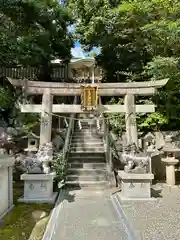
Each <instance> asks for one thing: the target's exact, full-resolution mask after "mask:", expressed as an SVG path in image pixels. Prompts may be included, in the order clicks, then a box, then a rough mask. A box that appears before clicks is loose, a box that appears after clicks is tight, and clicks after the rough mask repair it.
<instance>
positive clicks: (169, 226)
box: [122, 184, 180, 240]
mask: <svg viewBox="0 0 180 240" xmlns="http://www.w3.org/2000/svg"><path fill="white" fill-rule="evenodd" d="M153 188H154V189H155V190H156V191H157V192H159V197H158V198H157V200H156V201H148V202H144V201H140V202H123V203H122V207H123V210H124V211H125V214H126V215H127V217H128V219H129V220H130V221H131V223H132V225H133V227H134V228H135V229H136V231H137V232H138V234H139V235H140V237H141V239H142V240H179V239H180V188H179V187H177V188H169V187H167V186H165V185H162V184H157V185H156V186H153Z"/></svg>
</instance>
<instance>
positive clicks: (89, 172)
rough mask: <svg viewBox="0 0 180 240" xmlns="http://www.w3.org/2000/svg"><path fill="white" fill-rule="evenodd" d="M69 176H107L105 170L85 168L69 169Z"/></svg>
mask: <svg viewBox="0 0 180 240" xmlns="http://www.w3.org/2000/svg"><path fill="white" fill-rule="evenodd" d="M68 174H69V175H78V176H85V177H86V176H100V175H103V176H106V170H105V169H84V168H69V169H68Z"/></svg>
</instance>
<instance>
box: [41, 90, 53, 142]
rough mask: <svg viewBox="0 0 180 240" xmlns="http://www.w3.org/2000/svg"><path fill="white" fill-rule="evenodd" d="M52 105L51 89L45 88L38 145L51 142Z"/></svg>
mask: <svg viewBox="0 0 180 240" xmlns="http://www.w3.org/2000/svg"><path fill="white" fill-rule="evenodd" d="M52 104H53V96H52V94H51V89H50V88H47V89H46V90H45V91H44V94H43V97H42V112H41V127H40V145H43V144H45V143H48V142H51V130H52V129H51V128H52Z"/></svg>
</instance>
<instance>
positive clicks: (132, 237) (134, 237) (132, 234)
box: [111, 195, 141, 240]
mask: <svg viewBox="0 0 180 240" xmlns="http://www.w3.org/2000/svg"><path fill="white" fill-rule="evenodd" d="M111 201H112V204H113V207H114V208H115V210H116V211H117V215H118V217H119V218H121V219H122V220H123V222H124V225H125V227H126V230H127V234H128V240H140V239H141V238H140V236H139V235H138V234H137V232H136V230H135V229H134V227H133V226H132V224H131V222H130V221H129V219H128V217H127V216H126V214H125V212H124V210H123V208H122V206H121V200H120V199H119V197H118V196H117V195H114V196H111Z"/></svg>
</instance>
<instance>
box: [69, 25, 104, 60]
mask: <svg viewBox="0 0 180 240" xmlns="http://www.w3.org/2000/svg"><path fill="white" fill-rule="evenodd" d="M68 30H69V31H70V32H73V31H74V25H71V26H69V27H68ZM92 51H95V52H96V53H97V54H99V53H100V48H97V47H94V48H93V49H92ZM88 53H89V52H85V51H84V50H83V49H82V47H81V44H80V43H79V42H75V43H74V48H72V49H71V54H72V55H73V57H77V58H85V57H86V56H87V54H88Z"/></svg>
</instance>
